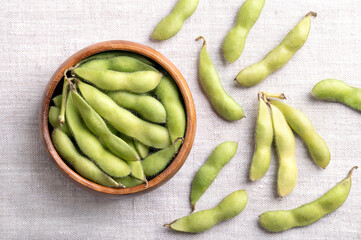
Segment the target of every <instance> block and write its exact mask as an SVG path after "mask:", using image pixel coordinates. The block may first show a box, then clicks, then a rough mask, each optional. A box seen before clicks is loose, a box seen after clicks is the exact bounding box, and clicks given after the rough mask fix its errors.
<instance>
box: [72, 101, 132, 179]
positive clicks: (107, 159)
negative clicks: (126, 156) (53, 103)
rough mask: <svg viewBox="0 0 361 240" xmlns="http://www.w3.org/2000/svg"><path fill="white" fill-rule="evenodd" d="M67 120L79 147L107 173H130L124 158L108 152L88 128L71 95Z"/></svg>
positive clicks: (116, 175) (120, 175) (122, 175)
mask: <svg viewBox="0 0 361 240" xmlns="http://www.w3.org/2000/svg"><path fill="white" fill-rule="evenodd" d="M66 121H67V123H68V125H69V128H70V130H71V132H72V133H73V136H74V138H75V141H76V143H77V145H78V147H79V149H80V150H81V151H82V152H83V153H84V154H85V155H87V156H88V157H89V158H90V159H92V160H93V161H94V162H95V163H96V164H97V165H98V166H99V167H100V168H101V169H102V170H103V171H104V172H105V173H107V174H108V175H110V176H112V177H125V176H128V175H129V174H130V168H129V166H128V165H127V164H126V163H125V162H124V161H123V160H122V159H120V158H118V157H116V156H115V155H113V154H112V153H110V152H108V151H107V150H106V149H105V148H104V147H103V146H102V144H101V143H100V142H99V141H98V139H97V138H96V137H95V136H94V135H93V134H92V133H91V132H90V131H89V130H88V129H87V128H86V126H85V124H84V123H83V121H82V119H81V118H80V114H79V112H78V109H77V107H76V106H75V103H74V101H73V98H71V97H68V100H67V103H66Z"/></svg>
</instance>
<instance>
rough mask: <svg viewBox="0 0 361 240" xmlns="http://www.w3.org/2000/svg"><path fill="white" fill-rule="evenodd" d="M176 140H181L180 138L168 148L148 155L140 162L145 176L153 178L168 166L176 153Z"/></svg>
mask: <svg viewBox="0 0 361 240" xmlns="http://www.w3.org/2000/svg"><path fill="white" fill-rule="evenodd" d="M178 140H181V138H179V139H176V140H175V142H174V143H173V144H172V145H170V146H169V147H167V148H164V149H162V150H159V151H158V152H155V153H153V154H150V155H148V157H146V158H144V159H143V160H142V165H143V170H144V174H145V176H147V177H152V176H155V175H157V174H159V173H161V172H162V171H163V170H164V169H165V168H166V167H167V166H168V164H169V163H170V162H171V161H172V159H173V157H174V155H175V154H176V153H177V142H178Z"/></svg>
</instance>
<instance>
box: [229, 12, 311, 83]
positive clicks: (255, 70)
mask: <svg viewBox="0 0 361 240" xmlns="http://www.w3.org/2000/svg"><path fill="white" fill-rule="evenodd" d="M316 15H317V14H316V13H314V12H309V13H308V14H307V15H306V16H305V17H304V18H303V19H302V20H301V21H300V22H299V23H298V24H297V25H296V27H295V28H293V29H292V30H291V31H290V32H289V33H288V34H287V36H286V37H285V38H284V39H283V41H282V42H281V43H280V44H279V45H278V46H277V47H276V48H274V49H273V50H272V51H271V52H269V53H268V54H267V55H266V56H265V57H264V58H263V59H262V60H261V61H260V62H258V63H255V64H253V65H251V66H249V67H247V68H245V69H243V70H242V71H240V72H239V73H238V75H237V76H236V80H237V82H238V83H239V84H241V85H243V86H246V87H251V86H254V85H256V84H258V83H260V82H262V81H263V80H265V79H266V78H267V77H268V76H269V75H270V74H271V73H274V72H275V71H277V70H278V69H280V68H282V67H283V66H284V65H285V64H286V63H287V62H288V61H289V60H290V59H291V58H292V56H293V55H294V54H295V53H296V52H297V51H298V50H299V49H300V48H301V47H302V46H303V44H304V43H305V42H306V40H307V37H308V34H309V32H310V29H311V16H316Z"/></svg>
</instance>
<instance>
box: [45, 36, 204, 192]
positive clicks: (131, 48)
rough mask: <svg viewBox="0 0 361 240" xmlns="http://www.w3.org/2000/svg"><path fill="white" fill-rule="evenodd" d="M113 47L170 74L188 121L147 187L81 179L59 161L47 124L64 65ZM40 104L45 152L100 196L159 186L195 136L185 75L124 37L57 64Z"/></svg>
mask: <svg viewBox="0 0 361 240" xmlns="http://www.w3.org/2000/svg"><path fill="white" fill-rule="evenodd" d="M113 50H118V51H127V52H134V53H137V54H140V55H143V56H145V57H148V58H149V59H151V60H153V61H155V62H156V63H158V64H159V65H160V66H161V67H163V68H164V69H165V70H166V71H167V72H168V73H169V74H170V75H171V77H172V78H173V80H174V81H175V83H176V84H177V86H178V89H179V91H180V93H181V96H182V98H183V102H184V106H185V111H186V120H187V124H186V132H185V136H184V141H183V144H182V146H181V148H180V150H179V152H178V153H177V155H176V157H175V158H174V159H173V161H172V162H171V163H170V164H169V165H168V166H167V168H166V169H165V170H163V171H162V172H161V173H160V174H159V175H158V176H156V177H155V178H153V179H151V180H150V181H149V182H148V187H147V188H145V187H144V184H141V185H138V186H135V187H130V188H110V187H105V186H102V185H99V184H97V183H94V182H91V181H89V180H87V179H85V178H83V177H82V176H80V175H79V174H78V173H76V172H75V171H73V170H72V169H71V168H70V167H69V166H68V165H67V164H66V163H65V161H63V160H62V158H61V157H60V156H59V154H58V153H57V151H56V149H55V147H54V145H53V143H52V141H51V137H50V131H49V127H48V114H49V108H50V102H51V99H52V97H53V94H54V91H55V88H56V86H57V85H58V83H59V81H60V80H61V79H62V77H63V74H64V71H65V70H66V69H67V68H69V67H72V66H74V65H75V64H76V63H78V62H79V61H81V60H83V59H85V58H87V57H89V56H91V55H94V54H96V53H100V52H106V51H113ZM41 103H42V107H41V116H40V117H41V119H40V134H41V138H42V140H43V143H44V146H45V148H46V150H47V153H48V154H49V155H50V157H51V158H52V159H53V160H54V163H55V165H56V166H57V167H58V168H59V170H60V172H61V173H63V175H65V176H66V177H68V178H69V179H70V180H71V181H72V182H74V183H76V184H77V185H78V186H80V187H82V188H83V189H86V190H91V191H92V192H95V193H102V194H103V195H104V194H106V195H129V194H138V193H146V192H149V191H151V190H154V189H156V188H158V187H160V186H161V185H163V184H164V183H166V182H167V181H168V180H170V179H171V178H172V177H173V176H174V175H175V174H176V173H177V172H178V171H179V170H180V168H181V167H182V166H183V164H184V162H185V161H186V159H187V157H188V155H189V153H190V151H191V148H192V145H193V142H194V138H195V133H196V122H197V121H196V111H195V106H194V101H193V97H192V94H191V91H190V89H189V86H188V84H187V82H186V80H185V78H184V77H183V75H182V74H181V72H180V71H179V70H178V68H177V67H176V66H175V65H174V64H173V63H172V62H171V61H170V60H169V59H167V58H166V57H165V56H164V55H162V54H161V53H159V52H158V51H156V50H154V49H153V48H151V47H148V46H146V45H143V44H140V43H136V42H131V41H125V40H111V41H104V42H99V43H95V44H92V45H90V46H88V47H85V48H83V49H81V50H79V51H78V52H76V53H74V54H73V55H71V56H70V57H69V58H68V59H67V60H65V61H64V62H63V63H62V64H61V65H60V66H59V68H58V69H57V70H56V71H55V73H54V74H53V75H52V77H51V78H50V80H49V82H48V84H47V86H46V88H45V91H44V94H43V99H42V102H41Z"/></svg>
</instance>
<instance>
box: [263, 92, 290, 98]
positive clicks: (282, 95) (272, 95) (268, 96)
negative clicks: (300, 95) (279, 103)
mask: <svg viewBox="0 0 361 240" xmlns="http://www.w3.org/2000/svg"><path fill="white" fill-rule="evenodd" d="M261 93H262V94H263V95H265V96H266V97H267V98H278V99H287V98H286V96H285V94H283V93H279V94H276V93H269V92H261Z"/></svg>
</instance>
